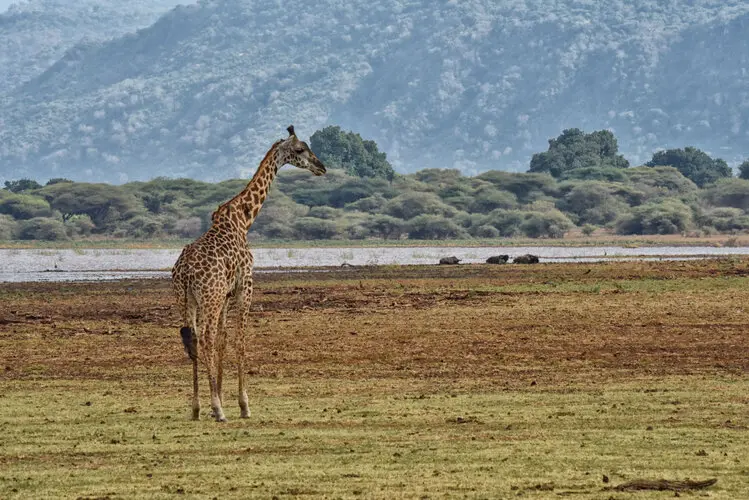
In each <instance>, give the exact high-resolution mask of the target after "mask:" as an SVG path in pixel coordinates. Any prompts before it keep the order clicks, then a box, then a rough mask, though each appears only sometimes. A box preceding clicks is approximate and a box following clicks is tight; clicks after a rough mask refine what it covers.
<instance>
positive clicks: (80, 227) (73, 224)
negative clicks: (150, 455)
mask: <svg viewBox="0 0 749 500" xmlns="http://www.w3.org/2000/svg"><path fill="white" fill-rule="evenodd" d="M64 224H65V230H66V231H67V233H68V236H69V237H71V238H72V237H75V236H89V235H90V234H91V232H92V231H93V230H94V229H95V228H96V226H95V225H94V223H93V221H92V220H91V217H89V216H88V215H74V216H72V217H70V218H69V219H68V220H66V221H65V223H64Z"/></svg>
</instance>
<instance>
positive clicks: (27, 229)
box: [18, 217, 68, 241]
mask: <svg viewBox="0 0 749 500" xmlns="http://www.w3.org/2000/svg"><path fill="white" fill-rule="evenodd" d="M18 237H19V238H20V239H22V240H43V241H59V240H66V239H68V234H67V232H66V231H65V225H64V224H63V223H62V221H61V220H58V219H51V218H48V217H34V218H33V219H28V220H24V221H21V223H20V228H19V231H18Z"/></svg>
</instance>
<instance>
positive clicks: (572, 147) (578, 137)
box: [529, 128, 629, 178]
mask: <svg viewBox="0 0 749 500" xmlns="http://www.w3.org/2000/svg"><path fill="white" fill-rule="evenodd" d="M618 148H619V147H618V144H617V140H616V137H614V134H612V133H611V132H610V131H608V130H598V131H596V132H592V133H590V134H586V133H585V132H583V131H582V130H580V129H577V128H572V129H566V130H564V131H562V134H561V135H560V136H559V137H557V138H556V139H549V149H548V151H546V152H543V153H536V154H534V155H533V157H532V158H531V165H530V170H529V171H530V172H548V173H550V174H551V175H552V176H554V177H557V178H559V177H561V176H562V175H563V174H564V173H565V172H567V171H568V170H574V169H580V168H590V167H595V168H611V167H613V168H627V167H628V166H629V162H628V161H627V160H626V159H625V158H624V157H623V156H622V155H619V154H617V151H618Z"/></svg>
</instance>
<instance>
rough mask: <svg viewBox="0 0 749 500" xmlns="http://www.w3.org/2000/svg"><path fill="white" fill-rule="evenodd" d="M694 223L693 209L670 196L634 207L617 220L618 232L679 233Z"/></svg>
mask: <svg viewBox="0 0 749 500" xmlns="http://www.w3.org/2000/svg"><path fill="white" fill-rule="evenodd" d="M691 223H692V211H691V210H690V208H689V207H688V206H686V205H685V204H684V202H682V201H681V200H677V199H675V198H669V199H666V200H663V201H661V202H657V203H656V202H650V203H646V204H644V205H641V206H639V207H635V208H633V209H632V213H631V214H627V215H623V216H621V217H619V219H618V220H617V221H616V232H617V233H618V234H677V233H680V232H682V231H686V230H687V229H688V228H689V226H690V225H691Z"/></svg>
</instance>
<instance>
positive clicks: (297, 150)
mask: <svg viewBox="0 0 749 500" xmlns="http://www.w3.org/2000/svg"><path fill="white" fill-rule="evenodd" d="M286 130H288V132H289V137H288V138H287V139H284V140H282V141H281V143H280V144H279V146H278V149H279V152H280V153H281V159H282V160H283V162H282V163H283V164H286V163H289V164H291V165H294V166H295V167H298V168H303V169H305V170H309V171H310V172H312V173H313V174H315V175H322V174H324V173H325V165H323V164H322V162H321V161H320V160H319V159H318V158H317V156H315V153H313V152H312V150H311V149H310V148H309V146H308V145H307V143H306V142H304V141H300V140H299V139H298V138H297V136H296V133H294V125H289V128H287V129H286Z"/></svg>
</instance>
